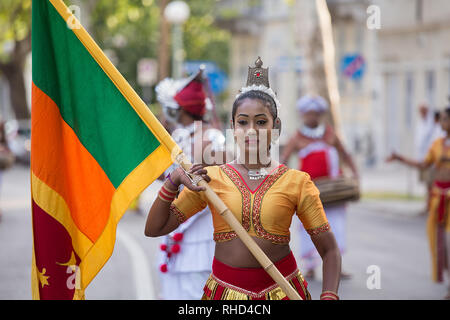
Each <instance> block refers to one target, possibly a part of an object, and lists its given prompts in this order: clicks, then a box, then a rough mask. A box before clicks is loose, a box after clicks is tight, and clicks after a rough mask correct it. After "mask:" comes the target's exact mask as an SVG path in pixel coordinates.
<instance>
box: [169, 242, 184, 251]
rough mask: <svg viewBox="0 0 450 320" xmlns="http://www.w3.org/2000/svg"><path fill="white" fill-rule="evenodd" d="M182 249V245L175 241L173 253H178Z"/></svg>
mask: <svg viewBox="0 0 450 320" xmlns="http://www.w3.org/2000/svg"><path fill="white" fill-rule="evenodd" d="M180 249H181V247H180V245H179V244H178V243H175V244H174V245H173V246H172V248H171V249H170V251H172V253H178V252H180Z"/></svg>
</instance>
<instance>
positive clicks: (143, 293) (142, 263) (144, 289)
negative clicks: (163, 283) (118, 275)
mask: <svg viewBox="0 0 450 320" xmlns="http://www.w3.org/2000/svg"><path fill="white" fill-rule="evenodd" d="M117 239H118V240H119V241H121V242H122V243H123V245H124V246H125V247H126V249H127V250H128V252H129V253H130V257H131V264H132V267H133V278H134V284H135V288H136V299H137V300H155V295H154V292H153V288H154V286H153V281H152V278H151V276H150V266H149V264H148V261H147V256H146V254H145V252H144V250H142V248H141V246H140V245H139V243H138V242H137V241H136V240H134V239H133V237H132V236H131V235H130V234H129V233H128V232H126V231H125V230H119V229H118V230H117Z"/></svg>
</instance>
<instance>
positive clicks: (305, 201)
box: [297, 173, 330, 235]
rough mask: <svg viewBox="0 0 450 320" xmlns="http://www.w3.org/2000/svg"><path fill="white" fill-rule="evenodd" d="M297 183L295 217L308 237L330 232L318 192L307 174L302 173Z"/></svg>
mask: <svg viewBox="0 0 450 320" xmlns="http://www.w3.org/2000/svg"><path fill="white" fill-rule="evenodd" d="M303 175H304V176H303V177H302V181H300V183H299V189H300V190H299V196H298V202H297V215H298V217H299V218H300V221H301V222H302V224H303V226H304V228H305V230H306V231H308V233H309V234H310V235H316V234H319V233H321V232H326V231H328V230H330V226H329V224H328V219H327V217H326V215H325V211H324V210H323V205H322V202H321V201H320V197H319V190H318V189H317V187H316V186H315V184H314V183H313V182H312V181H311V178H310V177H309V175H308V174H307V173H303Z"/></svg>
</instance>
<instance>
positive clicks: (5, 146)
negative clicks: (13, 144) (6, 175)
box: [0, 118, 10, 222]
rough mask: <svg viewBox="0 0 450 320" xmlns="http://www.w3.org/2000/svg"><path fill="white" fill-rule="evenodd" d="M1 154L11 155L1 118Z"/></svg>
mask: <svg viewBox="0 0 450 320" xmlns="http://www.w3.org/2000/svg"><path fill="white" fill-rule="evenodd" d="M0 153H2V154H5V155H6V153H8V154H9V153H10V151H9V148H8V142H7V140H6V132H5V123H4V121H3V120H2V119H1V118H0ZM1 186H2V169H1V168H0V192H1ZM1 221H2V208H0V222H1Z"/></svg>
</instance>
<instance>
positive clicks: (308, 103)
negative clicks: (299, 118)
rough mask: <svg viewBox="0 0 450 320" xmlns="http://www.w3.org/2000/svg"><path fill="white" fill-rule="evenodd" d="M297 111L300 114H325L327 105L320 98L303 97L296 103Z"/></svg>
mask: <svg viewBox="0 0 450 320" xmlns="http://www.w3.org/2000/svg"><path fill="white" fill-rule="evenodd" d="M297 110H298V111H300V112H301V113H305V112H308V111H316V112H325V111H327V110H328V103H327V101H326V100H325V99H324V98H322V97H321V96H311V95H305V96H303V97H301V98H300V99H299V100H298V101H297Z"/></svg>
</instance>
